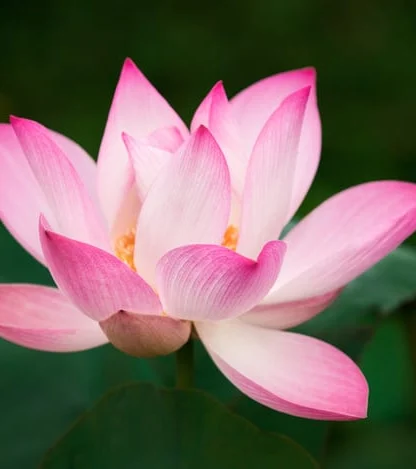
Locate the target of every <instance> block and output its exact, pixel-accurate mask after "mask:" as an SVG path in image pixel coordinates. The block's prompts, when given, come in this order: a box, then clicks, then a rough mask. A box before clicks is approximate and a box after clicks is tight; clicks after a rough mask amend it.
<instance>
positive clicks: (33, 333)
mask: <svg viewBox="0 0 416 469" xmlns="http://www.w3.org/2000/svg"><path fill="white" fill-rule="evenodd" d="M208 129H209V130H208ZM320 146H321V128H320V120H319V114H318V109H317V103H316V92H315V72H314V70H313V69H303V70H297V71H293V72H287V73H283V74H280V75H276V76H272V77H270V78H267V79H265V80H263V81H260V82H258V83H256V84H254V85H252V86H251V87H249V88H247V89H246V90H244V91H242V92H241V93H239V94H238V95H237V96H236V97H234V98H233V99H232V100H231V101H228V99H227V97H226V95H225V92H224V89H223V86H222V84H221V83H218V84H217V85H215V86H214V88H213V89H212V91H211V92H210V93H209V94H208V96H207V97H206V98H205V99H204V101H203V102H202V104H201V105H200V106H199V108H198V110H197V111H196V113H195V116H194V118H193V121H192V124H191V134H190V133H189V131H188V130H187V128H186V127H185V125H184V123H183V122H182V121H181V119H180V118H179V117H178V116H177V114H176V113H175V112H174V111H173V110H172V109H171V107H170V106H169V105H168V104H167V102H166V101H165V100H164V99H163V98H162V97H161V96H160V95H159V94H158V92H157V91H156V90H155V88H153V86H152V85H151V84H150V83H149V82H148V81H147V79H146V78H145V77H144V76H143V75H142V74H141V72H139V70H138V69H137V68H136V67H135V65H134V64H133V63H132V62H131V61H129V60H127V61H126V63H125V65H124V68H123V71H122V73H121V77H120V81H119V84H118V86H117V90H116V93H115V97H114V100H113V103H112V106H111V110H110V114H109V118H108V122H107V126H106V129H105V133H104V138H103V141H102V144H101V149H100V154H99V158H98V164H97V165H95V163H94V161H93V160H92V159H91V158H89V157H88V155H87V154H86V153H85V152H84V151H83V150H82V149H81V148H80V147H79V146H78V145H76V144H75V143H74V142H72V141H71V140H69V139H67V138H66V137H63V136H62V135H59V134H57V133H54V132H52V131H50V130H47V129H45V128H44V127H42V126H41V125H39V124H37V123H35V122H32V121H29V120H25V119H19V118H12V120H11V125H6V124H2V125H1V126H0V154H1V172H0V190H1V206H0V211H1V214H2V220H3V222H4V224H5V225H6V227H7V228H8V229H9V230H10V232H11V233H12V234H13V235H14V236H15V237H16V239H17V240H18V241H19V242H20V243H21V244H22V245H23V247H25V248H26V249H27V250H28V251H29V252H30V253H31V254H32V255H33V256H34V257H35V258H36V259H38V260H39V262H41V263H43V264H44V265H46V266H47V267H48V268H49V270H50V272H51V274H52V276H53V278H54V280H55V282H56V284H57V285H58V289H57V288H49V287H45V286H34V285H23V284H17V285H1V286H0V297H1V302H0V335H1V336H2V337H4V338H5V339H7V340H10V341H12V342H15V343H17V344H20V345H23V346H26V347H31V348H35V349H41V350H49V351H62V352H64V351H65V352H66V351H75V350H83V349H87V348H91V347H95V346H98V345H101V344H104V343H106V342H107V341H108V339H110V341H111V342H112V343H113V344H115V345H116V346H117V347H119V348H121V349H122V350H125V351H127V352H129V353H132V354H134V355H137V356H149V355H157V354H164V353H170V352H172V351H175V350H177V349H178V348H179V347H181V346H182V345H183V344H184V343H185V342H186V341H187V340H188V338H189V336H190V332H191V322H192V323H193V324H194V327H195V329H196V331H197V333H198V335H199V337H200V339H201V340H202V342H203V343H204V345H205V347H206V349H207V351H208V353H209V354H210V355H211V357H212V359H213V360H214V362H215V363H216V365H217V366H218V367H219V369H220V370H221V371H222V372H223V373H224V375H225V376H226V377H227V378H228V379H229V380H230V381H231V382H233V383H234V384H235V386H237V387H238V388H239V389H241V390H242V391H243V392H244V393H246V394H247V395H248V396H250V397H252V398H253V399H255V400H257V401H259V402H261V403H262V404H264V405H266V406H269V407H271V408H273V409H277V410H279V411H283V412H287V413H289V414H293V415H298V416H302V417H309V418H315V419H340V420H342V419H354V418H361V417H364V416H365V415H366V408H367V396H368V388H367V383H366V381H365V378H364V376H363V375H362V373H361V372H360V370H359V369H358V368H357V366H356V365H355V364H354V363H353V362H352V360H351V359H349V358H348V357H347V356H345V355H344V354H343V353H342V352H340V351H339V350H337V349H336V348H334V347H332V346H331V345H328V344H326V343H324V342H321V341H319V340H317V339H314V338H310V337H306V336H303V335H300V334H296V333H293V332H286V331H284V329H286V328H289V327H292V326H295V325H297V324H300V323H302V322H304V321H306V320H307V319H309V318H311V317H312V316H314V315H316V314H317V313H319V312H320V311H321V310H323V309H324V308H325V307H326V306H327V305H328V304H329V303H330V302H331V301H333V299H334V298H335V297H336V296H337V295H338V293H339V291H340V289H341V288H342V287H343V286H344V285H345V284H346V283H348V282H349V281H351V280H352V279H353V278H355V277H357V276H358V275H359V274H361V273H362V272H363V271H364V270H365V269H367V268H369V267H370V266H371V265H373V264H374V263H376V262H377V261H378V260H380V259H381V258H382V257H383V256H385V255H386V254H387V253H389V252H390V251H392V250H393V249H394V248H395V247H396V246H398V245H399V244H400V243H401V242H402V241H403V240H404V239H405V238H406V237H407V236H409V235H410V234H411V233H412V232H413V231H414V230H415V228H416V186H415V185H413V184H410V183H405V182H394V181H383V182H374V183H368V184H362V185H360V186H356V187H353V188H351V189H348V190H346V191H343V192H341V193H340V194H337V195H336V196H334V197H332V198H330V199H329V200H327V201H326V202H324V203H323V204H322V205H321V206H319V207H318V208H317V209H316V210H314V211H313V212H312V213H311V214H310V215H309V216H307V217H306V218H305V219H304V220H302V221H301V222H300V223H299V224H298V225H297V226H296V227H295V228H293V229H292V230H291V231H290V232H289V234H288V235H287V236H286V237H285V239H284V242H282V241H276V240H277V239H278V238H279V235H280V233H281V231H282V228H283V227H284V226H285V225H286V224H287V222H288V221H289V220H290V219H291V218H292V216H293V215H294V213H295V212H296V210H297V208H298V207H299V205H300V203H301V202H302V200H303V198H304V196H305V194H306V192H307V191H308V189H309V186H310V184H311V182H312V180H313V178H314V175H315V172H316V169H317V166H318V161H319V155H320ZM283 258H284V262H282V261H283ZM103 331H104V332H103Z"/></svg>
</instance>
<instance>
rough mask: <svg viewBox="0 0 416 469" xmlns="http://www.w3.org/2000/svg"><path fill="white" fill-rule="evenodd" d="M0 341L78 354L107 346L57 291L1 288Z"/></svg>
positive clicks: (91, 324)
mask: <svg viewBox="0 0 416 469" xmlns="http://www.w3.org/2000/svg"><path fill="white" fill-rule="evenodd" d="M0 337H3V338H4V339H6V340H9V341H10V342H14V343H16V344H19V345H22V346H24V347H28V348H33V349H36V350H45V351H49V352H76V351H79V350H85V349H89V348H93V347H97V346H98V345H102V344H105V343H106V342H108V340H107V338H106V336H105V335H104V334H103V332H102V331H101V329H100V327H99V325H98V324H97V323H95V322H94V321H91V319H89V318H88V317H87V316H85V315H84V314H83V313H81V311H79V310H78V309H77V308H76V307H75V306H74V305H73V304H72V303H71V302H70V301H69V300H68V299H67V298H66V297H65V296H64V295H63V294H62V293H61V292H60V291H59V290H57V289H56V288H51V287H45V286H40V285H24V284H2V285H0Z"/></svg>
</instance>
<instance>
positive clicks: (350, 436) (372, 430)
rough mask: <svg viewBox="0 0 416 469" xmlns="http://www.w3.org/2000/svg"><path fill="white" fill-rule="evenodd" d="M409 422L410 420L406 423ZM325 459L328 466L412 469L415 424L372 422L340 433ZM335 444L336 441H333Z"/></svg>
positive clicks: (332, 468) (415, 458) (335, 468)
mask: <svg viewBox="0 0 416 469" xmlns="http://www.w3.org/2000/svg"><path fill="white" fill-rule="evenodd" d="M409 423H410V422H409ZM338 438H339V442H338V444H335V449H334V450H333V451H332V452H331V453H330V454H329V456H328V459H327V464H326V466H325V467H326V468H327V469H351V468H354V469H396V468H397V469H414V468H415V467H416V451H415V441H416V427H415V425H414V424H413V425H411V424H406V423H402V424H390V425H374V424H371V423H368V424H367V425H366V426H365V428H362V429H361V430H356V431H354V432H347V433H345V432H344V433H342V435H339V436H338ZM334 443H335V442H334Z"/></svg>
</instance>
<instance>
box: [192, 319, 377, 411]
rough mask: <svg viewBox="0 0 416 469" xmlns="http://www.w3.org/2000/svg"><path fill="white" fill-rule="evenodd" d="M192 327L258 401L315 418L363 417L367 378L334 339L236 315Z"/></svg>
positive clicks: (223, 368)
mask: <svg viewBox="0 0 416 469" xmlns="http://www.w3.org/2000/svg"><path fill="white" fill-rule="evenodd" d="M196 329H197V332H198V334H199V336H200V338H201V340H202V342H203V343H204V345H205V346H206V348H207V350H208V352H209V353H210V355H211V357H212V359H213V360H214V362H215V363H216V365H217V366H218V368H219V369H220V370H221V371H222V373H223V374H224V375H225V376H226V377H227V378H228V379H229V380H230V381H231V382H232V383H233V384H234V385H235V386H236V387H237V388H239V389H240V390H241V391H242V392H244V393H245V394H247V395H248V396H249V397H251V398H252V399H254V400H256V401H258V402H260V403H261V404H263V405H265V406H267V407H270V408H272V409H275V410H278V411H280V412H285V413H287V414H290V415H296V416H298V417H305V418H312V419H317V420H354V419H359V418H364V417H366V415H367V401H368V385H367V382H366V380H365V378H364V376H363V374H362V373H361V371H360V369H359V368H358V367H357V365H356V364H355V363H354V362H353V361H352V360H351V359H350V358H349V357H347V356H346V355H344V354H343V353H342V352H341V351H339V350H338V349H336V348H335V347H333V346H332V345H329V344H327V343H325V342H321V341H320V340H317V339H314V338H312V337H307V336H304V335H301V334H295V333H293V332H285V331H278V330H273V329H266V328H264V327H257V326H253V325H251V324H244V323H242V322H241V321H239V320H234V321H229V322H227V323H219V324H215V323H208V322H206V323H197V324H196Z"/></svg>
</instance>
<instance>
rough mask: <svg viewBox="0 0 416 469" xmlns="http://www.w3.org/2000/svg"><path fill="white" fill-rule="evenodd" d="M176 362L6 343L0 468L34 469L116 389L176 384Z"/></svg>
mask: <svg viewBox="0 0 416 469" xmlns="http://www.w3.org/2000/svg"><path fill="white" fill-rule="evenodd" d="M172 361H173V357H163V358H158V359H154V360H138V359H134V358H131V357H128V356H126V355H123V354H122V353H120V352H118V351H117V350H115V349H114V348H113V347H112V346H111V345H108V346H105V347H100V348H98V349H94V350H89V351H86V352H80V353H73V354H52V353H44V352H36V351H32V350H27V349H24V348H20V347H18V346H15V345H12V344H9V343H7V342H4V341H1V340H0V369H1V370H2V378H1V382H0V414H1V426H0V441H2V448H1V451H0V467H1V468H2V469H16V468H19V469H32V468H33V467H34V466H35V464H36V462H38V461H39V459H40V457H41V455H42V454H43V453H44V452H45V451H46V449H47V448H48V447H50V446H51V444H52V443H53V442H54V440H56V438H57V436H59V435H60V434H62V433H63V432H64V431H65V430H66V429H67V428H68V426H69V425H70V423H72V422H73V420H74V419H75V418H77V417H78V416H79V415H81V413H82V412H84V411H85V410H86V409H87V408H88V407H90V406H91V405H92V403H93V402H94V401H95V400H96V399H97V398H98V397H100V396H101V395H102V394H103V393H104V392H106V391H107V390H108V389H110V388H111V387H112V386H114V385H119V384H121V383H124V382H126V381H131V380H145V381H150V382H153V383H155V384H163V385H171V384H173V379H174V377H173V370H174V367H173V363H172Z"/></svg>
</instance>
